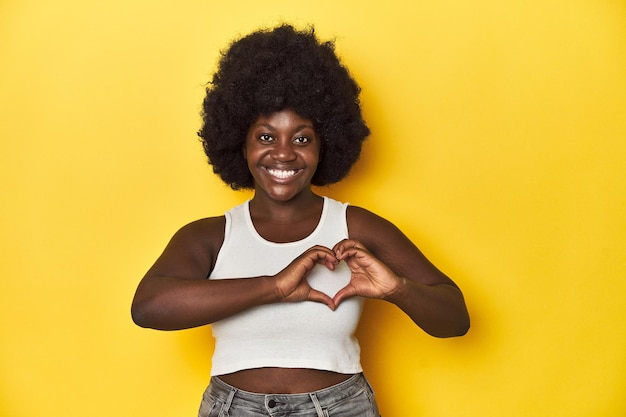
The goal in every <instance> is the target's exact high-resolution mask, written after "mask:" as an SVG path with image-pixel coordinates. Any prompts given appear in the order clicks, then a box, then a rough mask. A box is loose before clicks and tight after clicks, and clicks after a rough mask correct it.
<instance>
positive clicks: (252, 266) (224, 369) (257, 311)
mask: <svg viewBox="0 0 626 417" xmlns="http://www.w3.org/2000/svg"><path fill="white" fill-rule="evenodd" d="M347 206H348V204H347V203H340V202H338V201H335V200H332V199H330V198H327V197H324V206H323V210H322V215H321V217H320V221H319V224H318V225H317V227H316V229H315V230H314V231H313V232H312V233H311V234H310V235H309V236H307V237H306V238H304V239H302V240H299V241H296V242H289V243H275V242H270V241H267V240H265V239H264V238H263V237H261V235H259V233H258V232H257V231H256V229H255V228H254V225H253V223H252V218H251V217H250V209H249V201H246V202H245V203H243V204H241V205H239V206H236V207H234V208H232V209H231V210H229V211H228V212H226V213H225V216H226V228H225V234H224V243H223V244H222V247H221V249H220V251H219V254H218V256H217V260H216V263H215V268H214V269H213V271H212V272H211V275H210V276H209V279H228V278H248V279H254V278H249V277H257V276H262V275H274V274H276V273H278V272H280V271H281V270H282V269H284V268H285V267H286V266H287V265H288V264H289V263H290V262H291V261H292V260H293V259H295V258H296V257H297V256H299V255H300V254H302V253H303V252H304V251H306V250H307V249H309V248H310V247H312V246H314V245H324V246H326V247H329V248H332V247H333V246H334V245H335V244H336V243H337V242H339V241H340V240H342V239H344V238H347V237H348V226H347V220H346V209H347ZM307 279H308V281H309V284H310V285H311V287H313V288H315V289H318V290H320V291H322V292H324V293H326V294H328V295H329V296H331V297H332V296H334V295H335V293H336V292H337V291H338V290H339V289H341V288H342V287H344V286H345V285H346V284H347V283H348V282H349V279H350V270H349V268H348V267H347V265H346V264H345V263H344V262H341V263H340V264H339V265H338V266H337V268H336V269H335V270H334V271H330V270H328V269H327V268H326V267H325V266H323V265H316V266H315V267H314V269H313V271H311V273H310V275H309V276H308V277H307ZM362 308H363V299H362V298H360V297H353V298H350V299H347V300H344V301H343V302H342V303H341V304H340V305H339V307H338V308H337V310H335V311H332V310H331V309H330V308H328V307H327V306H326V305H324V304H320V303H316V302H312V301H304V302H298V303H276V304H268V305H261V306H257V307H253V308H251V309H248V310H246V311H243V312H241V313H238V314H236V315H234V316H231V317H228V318H226V319H224V320H220V321H218V322H215V323H213V324H212V325H211V327H212V330H213V336H214V338H215V350H214V353H213V360H212V367H211V375H212V376H215V375H223V374H228V373H232V372H236V371H239V370H242V369H252V368H261V367H281V368H309V369H321V370H329V371H334V372H339V373H346V374H352V373H357V372H361V371H362V368H361V362H360V347H359V344H358V341H357V340H356V338H355V336H354V332H355V330H356V327H357V324H358V321H359V318H360V316H361V311H362Z"/></svg>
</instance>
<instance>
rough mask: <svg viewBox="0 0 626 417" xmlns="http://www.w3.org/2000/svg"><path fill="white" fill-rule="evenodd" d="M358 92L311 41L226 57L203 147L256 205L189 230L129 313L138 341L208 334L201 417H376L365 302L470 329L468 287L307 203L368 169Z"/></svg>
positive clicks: (237, 48)
mask: <svg viewBox="0 0 626 417" xmlns="http://www.w3.org/2000/svg"><path fill="white" fill-rule="evenodd" d="M359 92H360V90H359V87H358V86H357V84H356V83H355V82H354V80H353V79H352V78H351V76H350V74H349V73H348V71H347V70H346V69H345V68H344V67H343V66H342V64H341V63H340V61H339V59H338V58H337V56H336V55H335V53H334V45H333V43H332V42H323V43H322V42H319V41H318V40H317V38H316V36H315V34H314V32H313V30H312V29H311V30H305V31H297V30H295V29H294V28H292V27H291V26H288V25H282V26H279V27H276V28H274V29H272V30H261V31H258V32H254V33H252V34H250V35H248V36H246V37H244V38H241V39H239V40H237V41H236V42H234V43H233V44H232V45H231V46H230V48H229V49H228V50H227V51H226V52H224V54H223V55H222V58H221V60H220V63H219V67H218V71H217V72H216V73H215V75H214V77H213V81H212V83H211V84H210V86H209V87H208V88H207V95H206V98H205V100H204V105H203V122H204V123H203V127H202V129H201V130H200V132H199V135H200V137H201V139H202V143H203V146H204V150H205V152H206V154H207V156H208V159H209V163H210V164H212V166H213V170H214V172H215V173H216V174H218V175H219V176H220V177H221V178H222V179H223V180H224V181H225V182H226V183H227V184H229V185H230V186H231V187H232V188H234V189H254V196H253V198H252V199H250V200H249V201H247V202H246V203H244V204H242V205H240V206H237V207H235V208H233V209H232V210H230V211H228V212H227V213H225V215H223V216H218V217H212V218H207V219H202V220H198V221H196V222H193V223H190V224H188V225H186V226H184V227H183V228H181V229H180V230H179V231H178V232H177V233H176V234H175V235H174V237H173V238H172V240H171V241H170V243H169V244H168V245H167V247H166V249H165V251H164V252H163V254H162V255H161V256H160V257H159V259H158V260H157V261H156V263H155V264H154V265H153V266H152V268H151V269H150V270H149V271H148V272H147V274H146V276H145V277H144V278H143V279H142V281H141V282H140V284H139V286H138V288H137V292H136V295H135V299H134V300H133V305H132V315H133V320H134V321H135V322H136V323H137V324H138V325H140V326H142V327H150V328H155V329H164V330H173V329H184V328H190V327H195V326H202V325H205V324H211V325H212V327H213V334H214V336H215V339H216V345H215V352H214V355H213V362H212V363H213V365H212V370H211V382H210V384H209V387H208V388H207V390H206V392H205V394H204V397H203V401H202V405H201V408H200V414H199V415H200V416H214V415H230V416H267V415H272V416H278V415H291V414H295V415H301V416H309V415H310V416H346V417H347V416H361V417H362V416H378V415H379V414H378V409H377V405H376V401H375V399H374V396H373V392H372V390H371V388H370V386H369V384H368V382H367V380H366V379H365V377H364V376H363V373H362V368H361V364H360V350H359V345H358V342H357V341H356V339H355V337H354V331H355V329H356V326H357V323H358V320H359V316H360V313H361V309H362V303H363V299H364V298H377V299H382V300H385V301H388V302H390V303H393V304H395V305H397V306H398V307H399V308H401V309H402V310H403V311H404V312H405V313H406V314H407V315H408V316H409V317H411V319H412V320H413V321H414V322H415V323H416V324H417V325H418V326H419V327H421V328H422V329H423V330H424V331H426V332H428V333H429V334H431V335H433V336H437V337H450V336H458V335H463V334H465V333H466V332H467V330H468V328H469V317H468V313H467V309H466V306H465V302H464V300H463V296H462V294H461V291H460V290H459V288H458V287H457V286H456V285H455V284H454V283H453V282H452V281H451V280H450V279H449V278H448V277H447V276H445V275H444V274H443V273H442V272H440V271H439V270H438V269H437V268H436V267H434V266H433V265H432V264H431V263H430V262H429V261H428V260H427V259H426V258H425V257H424V256H423V255H422V253H421V252H420V251H419V250H418V249H417V247H416V246H415V245H414V244H413V243H412V242H411V241H410V240H409V239H408V238H407V237H406V236H405V235H404V234H403V233H402V232H401V231H400V230H398V229H397V228H396V227H395V226H394V225H393V224H391V223H390V222H388V221H386V220H385V219H383V218H381V217H379V216H377V215H375V214H373V213H371V212H369V211H367V210H366V209H363V208H359V207H355V206H349V205H348V204H344V203H339V202H337V201H334V200H332V199H329V198H326V197H322V196H320V195H317V194H316V193H315V192H314V191H313V190H312V189H311V186H312V185H317V186H323V185H327V184H332V183H335V182H337V181H339V180H341V179H342V178H344V177H345V176H346V175H347V173H348V172H349V170H350V168H351V166H352V165H353V164H354V162H355V161H356V160H357V159H358V157H359V154H360V151H361V144H362V142H363V140H364V139H365V138H366V137H367V136H368V135H369V129H368V128H367V126H366V125H365V123H364V121H363V118H362V115H361V108H360V104H359V98H358V97H359Z"/></svg>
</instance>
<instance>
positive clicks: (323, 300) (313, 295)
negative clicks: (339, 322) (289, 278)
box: [307, 288, 337, 311]
mask: <svg viewBox="0 0 626 417" xmlns="http://www.w3.org/2000/svg"><path fill="white" fill-rule="evenodd" d="M307 300H309V301H314V302H316V303H320V304H325V305H326V306H328V308H330V309H331V310H333V311H335V309H336V308H337V304H336V303H335V301H334V300H333V299H332V298H330V297H329V296H328V295H326V294H324V293H323V292H321V291H318V290H316V289H314V288H311V291H309V296H308V297H307Z"/></svg>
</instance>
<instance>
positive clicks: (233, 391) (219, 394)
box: [205, 373, 371, 415]
mask: <svg viewBox="0 0 626 417" xmlns="http://www.w3.org/2000/svg"><path fill="white" fill-rule="evenodd" d="M363 390H369V391H370V392H371V387H370V385H369V383H368V382H367V380H366V379H365V377H364V376H363V374H362V373H359V374H355V375H353V376H351V377H350V378H348V379H346V380H345V381H343V382H340V383H339V384H336V385H333V386H331V387H328V388H324V389H322V390H319V391H313V392H309V393H302V394H258V393H253V392H248V391H243V390H240V389H238V388H236V387H233V386H231V385H229V384H227V383H225V382H224V381H222V380H221V379H219V377H212V378H211V382H210V384H209V387H208V389H207V392H206V393H205V395H207V396H209V397H213V398H214V399H220V398H221V399H222V401H224V403H223V407H225V408H226V409H228V408H230V406H231V405H236V406H238V407H244V408H247V409H250V410H258V411H260V412H263V413H268V415H289V413H290V412H294V411H298V410H299V411H303V410H307V409H310V410H316V411H318V412H321V408H327V407H330V406H332V405H333V404H336V403H339V402H341V401H343V400H345V399H348V398H350V397H353V396H356V395H358V394H359V393H360V392H362V391H363Z"/></svg>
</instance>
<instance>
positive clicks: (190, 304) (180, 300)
mask: <svg viewBox="0 0 626 417" xmlns="http://www.w3.org/2000/svg"><path fill="white" fill-rule="evenodd" d="M278 299H279V298H278V297H277V295H276V291H275V285H274V284H273V282H272V280H271V278H270V277H258V278H246V279H220V280H199V279H185V278H172V277H151V279H150V281H149V283H142V284H140V285H139V287H138V289H137V293H136V295H135V299H134V300H133V304H132V308H131V313H132V317H133V321H134V322H135V323H136V324H137V325H139V326H141V327H148V328H153V329H159V330H178V329H186V328H191V327H197V326H202V325H205V324H210V323H213V322H215V321H218V320H221V319H224V318H226V317H229V316H232V315H234V314H236V313H239V312H241V311H244V310H247V309H249V308H251V307H254V306H257V305H261V304H269V303H273V302H277V301H278Z"/></svg>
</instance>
